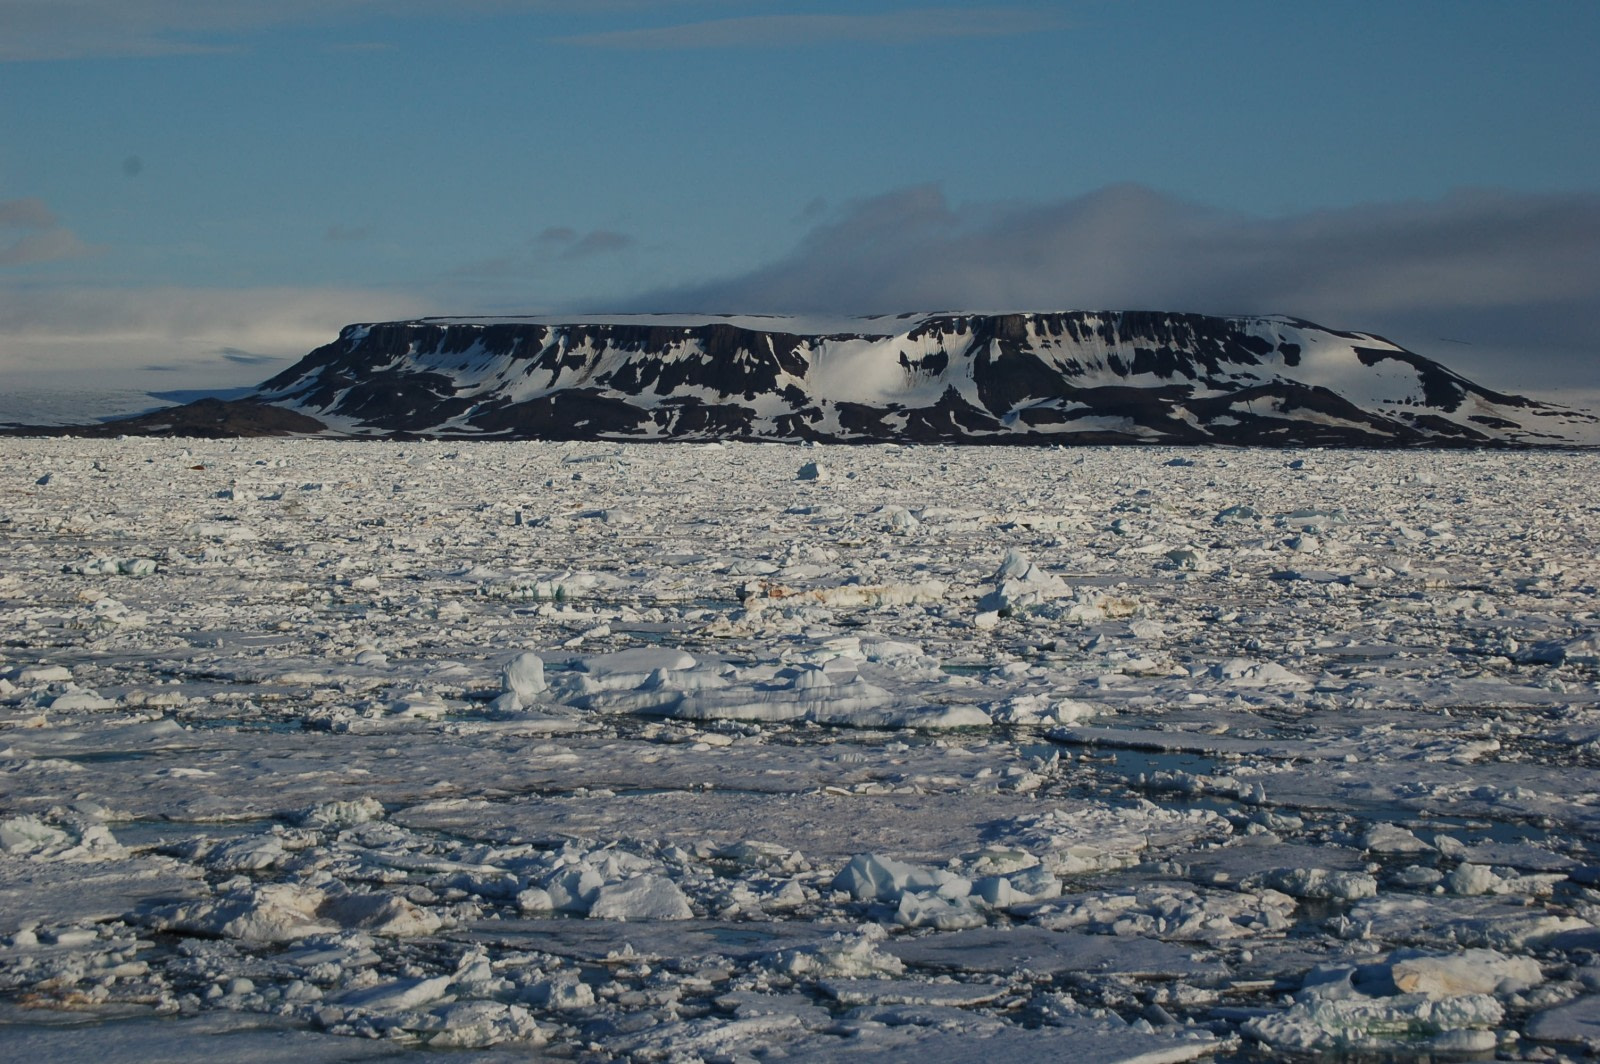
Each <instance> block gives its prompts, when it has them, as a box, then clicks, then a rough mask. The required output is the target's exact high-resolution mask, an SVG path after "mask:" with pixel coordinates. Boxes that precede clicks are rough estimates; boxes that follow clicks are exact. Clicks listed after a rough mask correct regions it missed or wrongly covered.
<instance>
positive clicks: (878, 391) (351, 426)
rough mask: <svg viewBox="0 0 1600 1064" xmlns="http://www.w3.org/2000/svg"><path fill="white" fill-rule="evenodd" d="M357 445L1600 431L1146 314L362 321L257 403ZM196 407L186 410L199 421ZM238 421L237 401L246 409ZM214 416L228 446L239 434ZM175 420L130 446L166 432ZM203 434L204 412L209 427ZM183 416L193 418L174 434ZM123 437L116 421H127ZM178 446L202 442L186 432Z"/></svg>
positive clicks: (1327, 346) (1315, 441)
mask: <svg viewBox="0 0 1600 1064" xmlns="http://www.w3.org/2000/svg"><path fill="white" fill-rule="evenodd" d="M263 407H270V408H273V409H274V410H275V411H282V412H285V413H292V414H296V415H300V416H301V418H306V419H315V421H316V422H318V423H320V424H321V425H323V426H325V429H326V431H328V432H330V433H336V434H348V435H355V436H427V437H449V438H481V439H556V440H568V439H597V438H598V439H615V440H816V441H826V442H840V443H848V442H882V441H894V442H914V443H920V442H947V443H1135V442H1144V443H1170V444H1201V443H1227V444H1256V445H1261V444H1264V445H1284V446H1303V445H1332V446H1339V445H1345V446H1417V445H1421V446H1430V445H1431V446H1486V445H1558V446H1560V445H1571V444H1574V443H1593V442H1597V441H1600V431H1597V426H1600V419H1596V418H1595V417H1593V416H1590V415H1588V414H1585V413H1580V412H1578V411H1574V410H1568V409H1564V408H1561V407H1557V406H1553V405H1549V404H1545V403H1540V402H1536V401H1534V400H1531V399H1527V398H1523V397H1520V396H1516V395H1506V394H1502V393H1499V392H1495V391H1491V390H1489V389H1487V388H1484V387H1481V386H1479V385H1476V384H1474V383H1473V382H1471V381H1469V380H1467V379H1466V378H1464V377H1462V376H1460V375H1459V374H1457V373H1454V372H1452V371H1451V370H1449V369H1447V368H1445V367H1444V366H1442V365H1440V364H1439V363H1437V362H1434V361H1431V360H1429V359H1427V358H1424V357H1422V356H1420V355H1417V354H1414V353H1412V352H1410V351H1407V350H1406V349H1404V348H1402V347H1399V346H1397V345H1396V344H1393V343H1391V342H1389V341H1387V340H1384V339H1383V338H1381V337H1379V336H1374V335H1370V334H1367V333H1358V332H1341V331H1339V330H1335V329H1328V328H1323V327H1321V326H1318V325H1314V324H1312V323H1310V322H1307V321H1301V320H1299V319H1295V318H1288V317H1231V318H1225V317H1210V316H1205V315H1199V314H1175V313H1159V312H1148V311H1122V312H1087V311H1075V312H1066V313H1030V314H906V315H900V316H899V317H893V318H890V317H874V318H855V319H848V320H845V321H831V322H821V321H809V320H806V319H799V318H783V317H718V316H705V315H702V316H683V315H624V316H612V317H597V318H591V319H586V320H580V321H573V320H566V321H564V320H560V319H554V318H536V317H528V318H494V319H489V318H425V319H420V320H416V321H399V322H385V323H380V324H365V325H352V326H349V327H347V328H346V329H344V330H343V331H342V332H341V333H340V335H339V338H338V339H337V340H335V341H334V342H333V343H330V344H328V345H326V346H325V347H321V348H319V349H317V350H316V351H313V352H311V354H309V355H307V356H306V357H305V358H304V359H302V360H301V361H300V362H299V363H297V364H296V365H294V366H293V367H291V368H290V369H288V370H286V371H285V372H283V373H281V374H279V375H278V376H276V377H274V378H272V379H271V380H269V381H267V382H266V383H264V384H263V385H261V387H260V388H259V390H258V392H257V394H256V395H255V396H253V397H250V398H249V399H247V400H244V401H243V402H242V404H240V406H239V410H240V412H241V414H240V420H241V425H240V431H241V434H247V433H249V431H250V429H249V427H248V426H246V425H245V424H243V422H244V421H245V420H246V418H245V417H244V415H245V414H246V413H249V412H252V411H253V413H250V416H249V418H248V421H249V422H250V423H251V424H256V425H261V424H267V423H270V424H272V425H274V426H277V428H276V429H275V431H288V432H303V431H305V430H306V426H307V422H306V421H303V420H298V419H296V420H294V421H292V422H289V421H286V420H285V419H282V418H265V417H263V416H262V415H263V414H264V413H266V412H265V411H263V410H262V408H263ZM180 409H181V408H180ZM226 410H227V407H226V406H225V408H224V414H226ZM213 413H214V412H213V411H208V412H207V413H206V414H205V416H204V418H203V420H204V421H205V423H206V425H207V426H208V427H211V428H214V429H215V430H216V431H226V429H227V423H228V420H229V419H228V417H226V416H220V417H215V418H214V417H213ZM182 416H183V415H174V414H173V413H172V412H170V411H160V412H157V413H155V414H151V415H146V417H145V418H143V419H140V420H141V422H142V424H141V426H139V427H133V423H129V422H123V423H118V424H119V425H120V426H122V428H121V429H120V430H119V431H146V430H149V431H157V430H159V429H160V427H161V425H162V424H163V418H164V417H170V418H178V417H182ZM189 420H190V421H193V420H194V419H193V418H189ZM177 424H178V422H177V421H176V420H174V421H173V425H174V426H176V425H177ZM113 427H115V426H113ZM174 430H175V431H179V432H181V431H184V430H183V429H178V428H175V429H174Z"/></svg>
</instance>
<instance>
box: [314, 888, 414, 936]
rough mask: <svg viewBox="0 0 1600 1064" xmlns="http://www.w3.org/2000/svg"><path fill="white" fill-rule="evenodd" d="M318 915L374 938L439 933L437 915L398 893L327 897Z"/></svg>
mask: <svg viewBox="0 0 1600 1064" xmlns="http://www.w3.org/2000/svg"><path fill="white" fill-rule="evenodd" d="M317 915H318V916H319V917H325V918H327V919H330V920H333V921H335V922H337V923H338V924H339V925H340V926H341V927H348V928H356V929H359V930H362V931H367V932H370V933H371V934H374V935H388V936H396V937H398V936H404V935H431V934H433V933H434V932H435V931H437V930H439V927H440V926H441V921H440V919H439V917H438V916H436V915H435V914H433V913H431V912H429V911H428V910H426V909H422V908H419V907H417V906H416V905H414V904H412V903H411V902H410V901H407V900H406V899H405V898H402V897H400V896H399V895H397V894H346V895H343V896H341V897H336V898H329V899H328V900H327V901H326V902H324V903H323V904H322V905H321V906H319V907H318V908H317Z"/></svg>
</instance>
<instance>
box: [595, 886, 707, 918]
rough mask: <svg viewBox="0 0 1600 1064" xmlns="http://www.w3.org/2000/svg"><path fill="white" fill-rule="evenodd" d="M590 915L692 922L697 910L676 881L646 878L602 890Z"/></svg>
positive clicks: (596, 897)
mask: <svg viewBox="0 0 1600 1064" xmlns="http://www.w3.org/2000/svg"><path fill="white" fill-rule="evenodd" d="M589 915H590V917H592V918H594V919H599V920H688V919H690V918H691V917H693V916H694V910H693V909H691V908H690V907H689V899H687V898H685V897H684V896H683V891H681V890H679V889H678V886H677V884H676V883H674V882H672V880H670V879H668V878H666V877H665V876H655V875H644V876H635V877H633V878H632V879H625V880H623V881H622V882H620V883H608V884H606V885H605V886H603V887H601V888H600V889H599V891H598V892H597V893H596V894H595V898H594V902H593V903H592V904H591V905H590V906H589Z"/></svg>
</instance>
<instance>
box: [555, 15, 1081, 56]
mask: <svg viewBox="0 0 1600 1064" xmlns="http://www.w3.org/2000/svg"><path fill="white" fill-rule="evenodd" d="M1059 25H1060V22H1059V21H1058V20H1056V19H1055V18H1054V17H1053V16H1047V15H1043V14H1041V13H1039V12H1036V11H1025V10H1021V9H1014V8H980V9H972V8H961V7H935V8H912V9H907V10H904V11H892V12H887V13H884V14H875V15H751V16H745V17H742V18H723V19H712V20H709V21H705V22H689V23H680V24H678V25H671V26H654V27H648V28H641V29H628V30H609V31H606V32H603V33H584V34H575V35H572V36H568V37H559V38H556V39H557V40H558V41H560V42H562V43H565V44H575V45H582V46H585V47H591V48H623V49H639V50H645V49H649V50H655V49H681V48H771V47H795V46H799V45H812V44H826V43H832V42H855V43H866V44H891V45H893V44H908V43H911V42H913V41H922V40H928V39H931V38H941V37H944V38H954V37H1010V36H1015V35H1017V34H1021V33H1033V32H1037V31H1040V30H1045V29H1053V28H1056V27H1057V26H1059Z"/></svg>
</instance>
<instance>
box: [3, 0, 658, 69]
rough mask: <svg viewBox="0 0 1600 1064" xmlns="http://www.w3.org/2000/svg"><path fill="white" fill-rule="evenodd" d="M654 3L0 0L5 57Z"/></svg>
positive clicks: (214, 45) (175, 47)
mask: <svg viewBox="0 0 1600 1064" xmlns="http://www.w3.org/2000/svg"><path fill="white" fill-rule="evenodd" d="M652 6H659V0H656V2H655V3H654V4H652V2H651V0H0V62H23V61H46V60H65V59H86V58H99V57H108V56H133V57H152V56H170V55H193V54H205V53H214V52H225V51H229V50H231V49H232V48H234V47H235V46H236V39H237V37H238V36H239V35H241V34H247V33H250V32H253V31H257V30H262V29H267V28H270V27H273V26H294V25H307V24H318V23H320V24H324V25H327V24H333V23H338V22H340V21H352V20H355V19H359V18H373V17H405V16H417V15H441V14H442V15H450V16H456V17H459V16H461V15H464V14H465V15H481V14H494V13H500V12H518V11H531V12H566V13H571V12H580V13H589V12H593V11H596V10H602V11H606V10H634V9H640V8H649V7H652ZM355 47H357V48H363V47H368V44H367V42H360V41H358V42H356V44H355Z"/></svg>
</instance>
